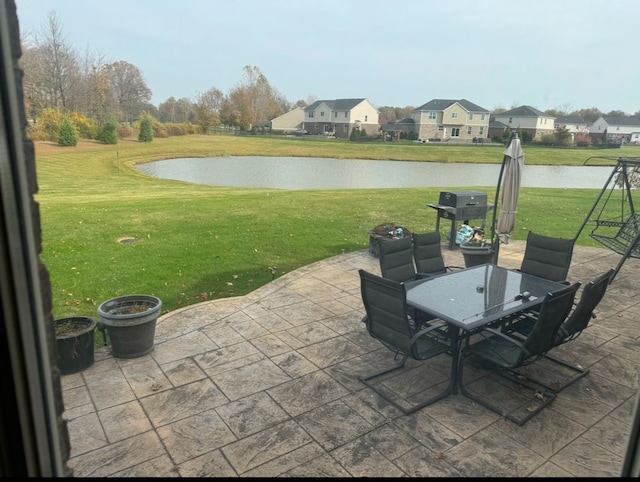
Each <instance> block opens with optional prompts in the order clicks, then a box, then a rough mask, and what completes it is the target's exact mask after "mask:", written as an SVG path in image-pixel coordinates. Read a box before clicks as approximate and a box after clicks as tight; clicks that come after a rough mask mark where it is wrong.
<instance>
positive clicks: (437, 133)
mask: <svg viewBox="0 0 640 482" xmlns="http://www.w3.org/2000/svg"><path fill="white" fill-rule="evenodd" d="M411 118H412V119H413V121H414V123H415V129H416V133H417V134H418V139H420V140H423V141H427V140H428V141H433V140H438V141H448V140H450V139H454V140H458V141H461V142H472V141H473V139H474V138H476V139H486V138H487V136H488V135H489V111H488V110H487V109H484V108H482V107H480V106H478V105H476V104H474V103H473V102H469V101H468V100H466V99H460V100H447V99H433V100H430V101H429V102H427V103H426V104H423V105H421V106H420V107H418V108H416V109H414V110H413V111H411Z"/></svg>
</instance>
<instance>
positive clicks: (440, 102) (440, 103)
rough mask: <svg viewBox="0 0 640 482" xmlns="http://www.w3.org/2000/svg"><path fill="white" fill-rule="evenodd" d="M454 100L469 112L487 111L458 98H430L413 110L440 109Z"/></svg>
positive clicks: (451, 103) (448, 105)
mask: <svg viewBox="0 0 640 482" xmlns="http://www.w3.org/2000/svg"><path fill="white" fill-rule="evenodd" d="M456 102H457V103H458V104H460V105H461V106H462V107H464V108H465V109H466V110H467V111H469V112H489V111H488V110H487V109H485V108H483V107H480V106H479V105H476V104H474V103H473V102H469V101H468V100H467V99H460V100H451V99H432V100H430V101H429V102H427V103H426V104H423V105H421V106H420V107H417V108H416V109H414V110H413V112H416V111H423V110H430V111H442V110H445V109H446V108H448V107H450V106H452V105H453V104H455V103H456Z"/></svg>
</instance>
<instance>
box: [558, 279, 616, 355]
mask: <svg viewBox="0 0 640 482" xmlns="http://www.w3.org/2000/svg"><path fill="white" fill-rule="evenodd" d="M614 271H615V270H614V269H610V270H609V271H607V272H605V273H602V274H601V275H599V276H598V277H596V278H595V279H594V280H592V281H589V283H587V284H586V285H585V287H584V289H583V290H582V295H581V296H580V301H579V302H578V305H577V306H576V307H575V308H574V310H573V311H572V312H571V314H570V315H569V318H567V320H566V321H565V322H564V323H563V324H562V325H561V326H560V330H559V331H558V335H557V340H556V345H560V344H562V343H565V342H567V341H569V340H572V339H574V338H575V337H577V336H578V335H579V334H580V333H581V332H582V330H584V329H585V328H586V327H587V325H588V324H589V321H591V318H593V316H594V315H593V310H595V308H596V306H598V304H599V303H600V301H602V298H604V295H605V293H606V291H607V287H608V286H609V280H610V279H611V275H612V274H613V272H614Z"/></svg>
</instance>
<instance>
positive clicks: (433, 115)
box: [429, 112, 438, 120]
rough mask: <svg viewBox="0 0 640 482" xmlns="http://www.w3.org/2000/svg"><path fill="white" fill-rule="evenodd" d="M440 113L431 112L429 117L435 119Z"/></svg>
mask: <svg viewBox="0 0 640 482" xmlns="http://www.w3.org/2000/svg"><path fill="white" fill-rule="evenodd" d="M437 116H438V114H437V113H435V112H429V119H430V120H435V119H436V118H437Z"/></svg>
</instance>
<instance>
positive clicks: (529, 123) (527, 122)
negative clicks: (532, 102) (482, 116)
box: [495, 114, 554, 138]
mask: <svg viewBox="0 0 640 482" xmlns="http://www.w3.org/2000/svg"><path fill="white" fill-rule="evenodd" d="M495 120H497V121H498V122H502V123H503V124H505V125H507V126H509V127H510V128H511V129H513V130H517V129H520V130H524V131H527V132H529V133H530V134H531V135H532V136H533V137H534V138H540V137H542V136H543V135H545V134H553V132H554V118H553V117H537V116H521V117H519V116H510V115H501V114H496V115H495Z"/></svg>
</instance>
